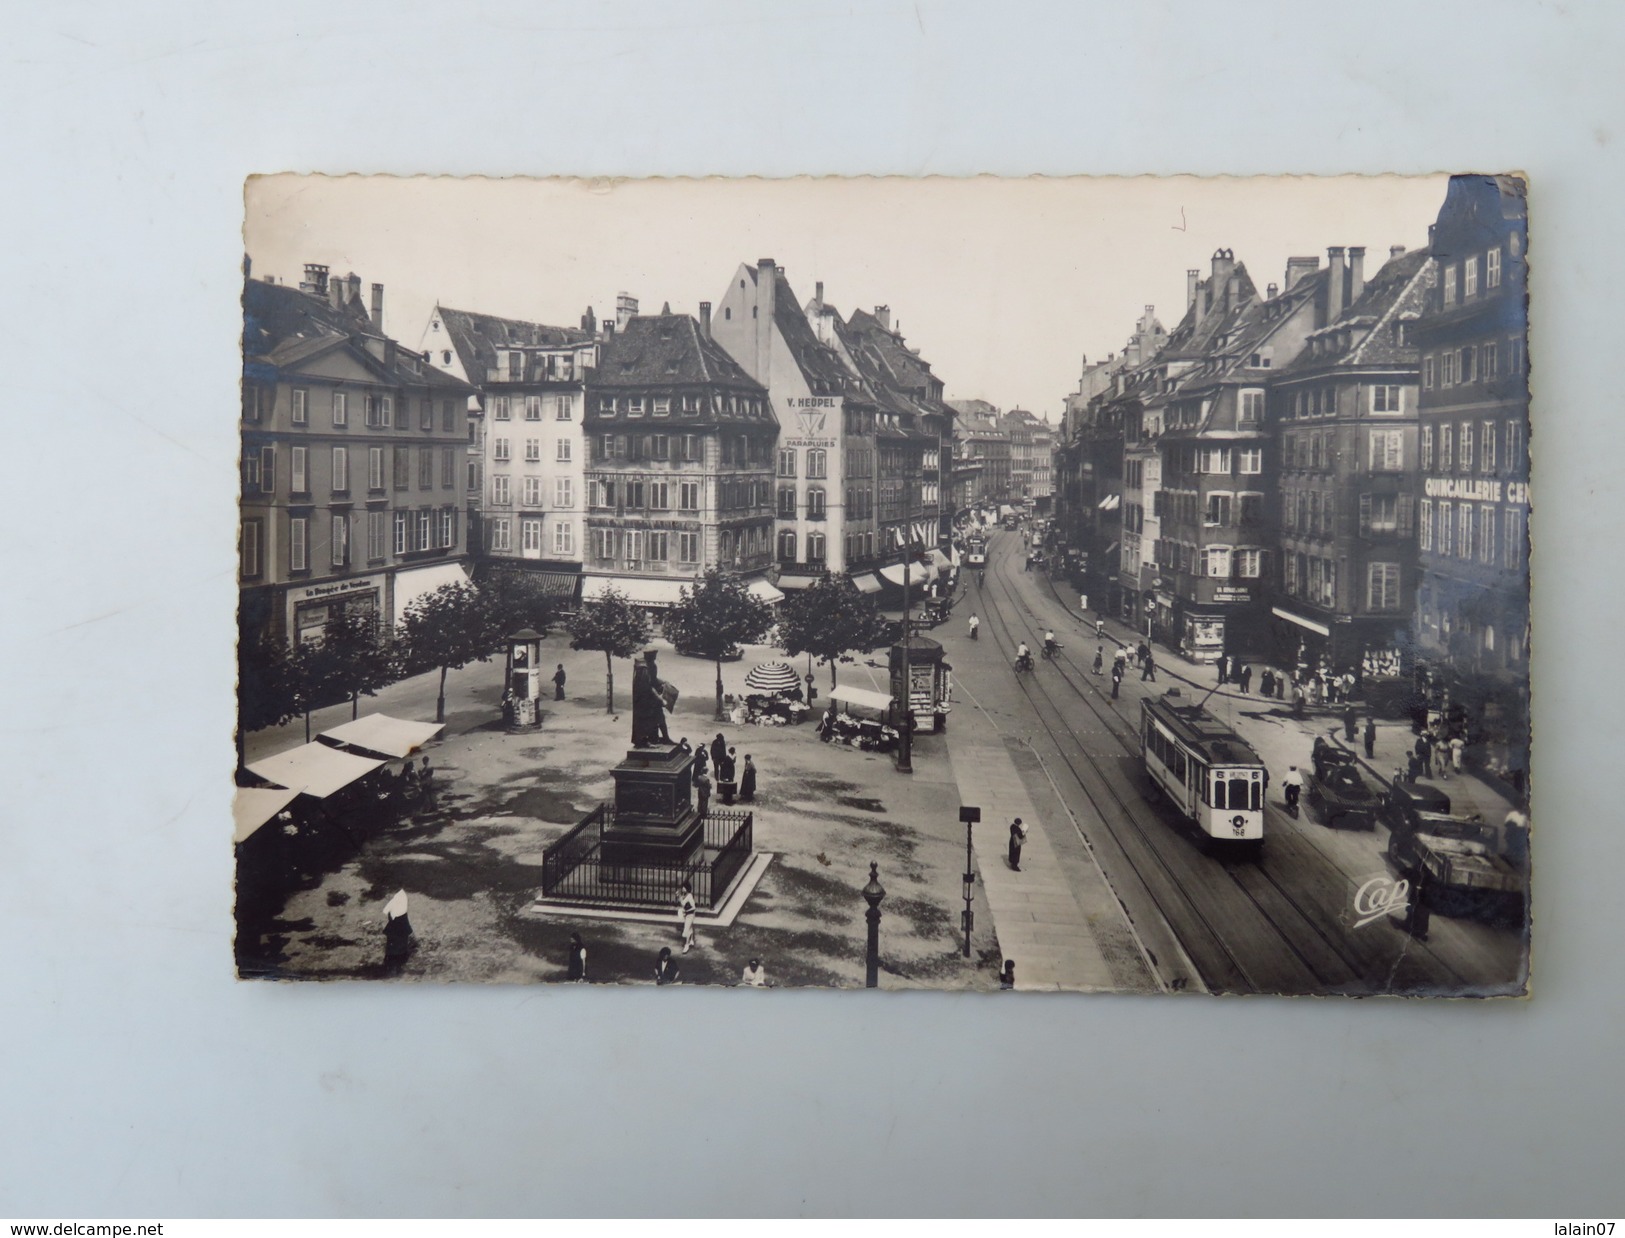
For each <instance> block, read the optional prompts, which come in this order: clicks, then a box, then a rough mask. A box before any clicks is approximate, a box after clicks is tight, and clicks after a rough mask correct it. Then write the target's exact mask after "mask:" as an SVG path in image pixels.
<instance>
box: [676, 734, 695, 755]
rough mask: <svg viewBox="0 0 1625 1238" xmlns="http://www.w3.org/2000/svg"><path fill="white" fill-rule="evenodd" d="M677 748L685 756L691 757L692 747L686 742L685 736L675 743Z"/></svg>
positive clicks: (686, 737)
mask: <svg viewBox="0 0 1625 1238" xmlns="http://www.w3.org/2000/svg"><path fill="white" fill-rule="evenodd" d="M677 746H678V747H679V748H681V749H682V750H683V752H684V753H686V754H689V755H692V754H693V752H694V745H693V744H691V743H689V742H688V736H687V735H685V736H683V738H682V739H680V740H678V741H677Z"/></svg>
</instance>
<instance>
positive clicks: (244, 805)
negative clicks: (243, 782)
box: [231, 787, 299, 844]
mask: <svg viewBox="0 0 1625 1238" xmlns="http://www.w3.org/2000/svg"><path fill="white" fill-rule="evenodd" d="M298 798H299V789H298V788H293V789H290V788H288V787H238V788H237V793H236V794H235V795H233V796H232V797H231V824H232V830H231V841H232V842H233V843H234V844H235V843H240V842H242V841H243V840H244V839H246V838H250V837H252V836H253V834H254V832H255V831H256V830H258V829H259V828H260V826H262V825H264V824H265V823H266V822H267V821H269V820H270V819H271V818H272V817H274V816H276V815H277V813H279V812H281V811H282V810H283V809H284V808H286V807H287V806H288V805H289V804H291V803H293V801H294V800H296V799H298Z"/></svg>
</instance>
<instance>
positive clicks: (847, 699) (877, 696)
mask: <svg viewBox="0 0 1625 1238" xmlns="http://www.w3.org/2000/svg"><path fill="white" fill-rule="evenodd" d="M829 698H830V700H832V701H840V702H842V703H843V704H846V705H856V706H858V707H859V708H860V709H880V710H886V709H890V708H891V697H889V696H887V695H886V694H885V693H884V692H876V691H874V690H873V689H871V688H849V687H847V686H846V685H845V684H842V685H840V686H839V687H836V688H831V689H830V690H829Z"/></svg>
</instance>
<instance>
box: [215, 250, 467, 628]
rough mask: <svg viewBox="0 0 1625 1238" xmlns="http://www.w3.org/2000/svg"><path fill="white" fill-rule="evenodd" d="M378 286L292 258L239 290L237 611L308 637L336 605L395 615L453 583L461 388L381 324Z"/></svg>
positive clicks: (461, 561) (461, 520) (463, 448)
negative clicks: (288, 265)
mask: <svg viewBox="0 0 1625 1238" xmlns="http://www.w3.org/2000/svg"><path fill="white" fill-rule="evenodd" d="M383 297H384V288H383V285H382V284H374V285H372V303H371V309H370V310H369V309H368V308H367V307H365V306H363V304H362V300H361V280H360V278H359V277H358V276H357V275H355V274H354V273H351V274H350V275H348V276H344V277H342V278H333V279H330V278H329V276H328V269H327V268H326V267H325V266H321V265H318V264H315V263H312V264H309V265H307V266H306V267H305V279H304V281H303V282H302V283H301V284H300V285H299V286H298V287H297V288H294V287H290V286H288V285H286V284H278V283H269V282H265V281H255V280H250V281H248V283H247V284H246V286H245V288H244V290H243V357H244V364H243V393H242V394H243V399H242V450H243V455H242V497H241V505H240V506H241V516H242V525H241V535H240V546H241V554H240V576H241V608H242V614H241V621H242V627H243V631H244V633H245V635H247V636H248V637H250V638H253V637H254V636H257V635H259V634H261V633H269V634H271V635H273V636H276V637H278V638H282V639H286V640H288V641H290V642H298V641H313V640H319V639H321V635H322V631H323V628H324V626H325V625H326V623H327V621H328V620H329V619H330V618H332V617H335V616H336V615H338V614H341V613H343V614H352V615H354V614H359V615H366V616H370V617H375V618H376V619H377V620H378V621H379V622H380V623H382V624H384V625H385V626H386V627H387V626H392V625H393V624H394V623H396V622H398V621H399V619H400V618H401V616H402V615H403V614H404V612H405V610H406V608H407V606H408V605H410V604H411V602H412V601H414V600H415V599H416V598H418V597H420V596H422V595H423V594H424V593H426V592H428V591H430V590H432V589H434V588H437V587H438V586H440V585H442V584H446V583H449V582H452V581H460V580H466V579H467V575H466V572H465V570H464V565H465V562H466V560H467V558H468V556H467V548H466V541H465V538H466V530H467V522H466V519H465V514H464V509H463V487H464V484H465V477H464V471H465V462H466V459H467V444H468V436H469V416H468V398H469V396H470V395H471V394H473V392H472V389H471V388H470V387H469V386H468V385H467V384H466V383H464V382H462V381H461V380H459V379H457V378H455V377H453V376H452V375H450V374H446V373H444V372H442V371H440V370H438V369H436V368H435V367H434V366H432V365H429V364H428V363H427V362H426V361H425V359H424V357H423V356H422V355H420V354H418V353H414V352H411V351H410V350H408V349H404V348H401V347H400V346H399V345H398V344H397V343H396V342H395V341H394V340H393V339H391V338H389V337H388V336H386V335H385V334H384V330H383Z"/></svg>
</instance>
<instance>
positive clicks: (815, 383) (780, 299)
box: [745, 266, 852, 395]
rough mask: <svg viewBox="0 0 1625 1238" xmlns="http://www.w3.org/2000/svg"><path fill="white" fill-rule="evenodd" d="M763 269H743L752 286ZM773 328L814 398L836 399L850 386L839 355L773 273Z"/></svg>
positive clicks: (781, 276)
mask: <svg viewBox="0 0 1625 1238" xmlns="http://www.w3.org/2000/svg"><path fill="white" fill-rule="evenodd" d="M765 269H766V268H758V267H753V266H747V267H746V268H745V270H746V271H748V272H749V273H750V278H751V282H752V283H758V284H759V283H760V281H761V272H762V270H765ZM773 325H774V326H776V327H777V328H778V329H779V334H780V335H781V336H782V337H783V338H784V343H785V346H786V347H787V348H789V350H790V355H791V356H792V357H794V358H795V362H796V365H797V366H798V367H799V368H800V370H801V376H802V378H804V379H805V380H806V382H807V386H808V388H809V389H810V390H811V391H812V393H813V394H814V395H839V394H840V393H842V392H844V391H845V390H846V389H847V388H848V386H849V385H850V380H851V377H852V376H851V374H850V372H849V371H848V370H847V368H846V366H845V365H844V364H843V363H842V361H841V358H840V355H839V354H838V353H837V352H836V351H835V350H834V349H833V348H831V347H830V346H829V345H828V344H826V343H824V341H822V340H821V339H819V338H818V333H817V332H815V331H814V330H813V329H812V324H811V323H810V322H808V321H807V315H806V313H805V311H803V310H802V308H801V303H800V302H799V301H797V300H796V294H795V292H794V290H793V289H791V287H790V281H789V279H788V278H786V276H785V274H784V272H783V271H781V270H779V269H777V268H776V267H775V268H774V269H773Z"/></svg>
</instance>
